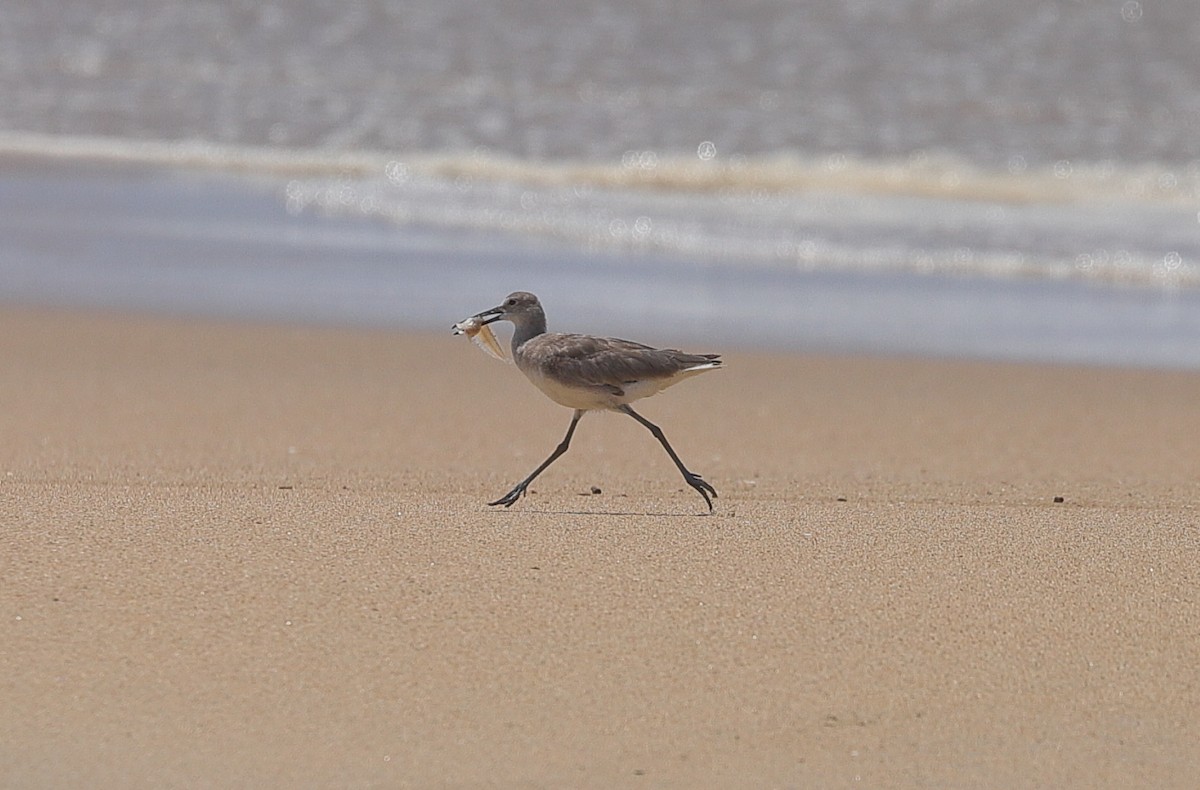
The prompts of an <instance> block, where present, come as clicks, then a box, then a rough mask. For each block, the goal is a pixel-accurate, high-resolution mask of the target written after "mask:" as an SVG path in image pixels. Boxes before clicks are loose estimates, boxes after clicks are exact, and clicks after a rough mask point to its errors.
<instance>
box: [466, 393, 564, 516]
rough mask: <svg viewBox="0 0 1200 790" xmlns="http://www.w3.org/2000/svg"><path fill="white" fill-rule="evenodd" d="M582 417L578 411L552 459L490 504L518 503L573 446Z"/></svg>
mask: <svg viewBox="0 0 1200 790" xmlns="http://www.w3.org/2000/svg"><path fill="white" fill-rule="evenodd" d="M582 416H583V411H582V410H581V409H576V410H575V416H574V417H572V418H571V426H570V427H569V428H567V435H566V436H564V437H563V440H562V441H561V442H559V443H558V447H555V448H554V452H552V453H550V457H549V458H547V459H546V460H545V461H542V465H541V466H539V467H538V468H537V469H534V470H533V472H532V473H530V475H529V477H527V478H525V479H524V480H522V481H521V482H519V483H517V484H516V486H514V487H513V490H512V491H509V492H508V493H507V494H505V495H504V496H502V497H500V498H499V499H497V500H496V501H495V502H488V504H489V505H504V506H505V507H509V506H510V505H512V503H513V502H516V501H517V500H518V499H520V498H521V495H522V494H524V493H525V489H526V488H528V487H529V484H530V483H532V482H533V479H534V478H535V477H537V476H538V475H540V474H541V473H542V472H544V471H545V470H546V467H547V466H549V465H550V464H552V463H554V462H555V461H556V460H557V459H558V457H559V456H560V455H562V454H563V453H565V452H566V451H567V448H568V447H570V446H571V436H572V435H573V434H574V433H575V426H576V425H578V424H579V418H580V417H582Z"/></svg>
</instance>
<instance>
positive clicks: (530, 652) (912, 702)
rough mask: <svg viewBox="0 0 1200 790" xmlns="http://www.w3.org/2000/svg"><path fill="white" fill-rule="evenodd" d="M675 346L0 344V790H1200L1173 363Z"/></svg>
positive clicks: (197, 326)
mask: <svg viewBox="0 0 1200 790" xmlns="http://www.w3.org/2000/svg"><path fill="white" fill-rule="evenodd" d="M448 329H449V321H448V322H447V330H448ZM638 339H642V340H647V341H653V340H654V339H653V338H638ZM689 350H693V351H698V352H700V351H704V352H710V351H726V352H727V353H726V360H727V363H728V368H727V369H726V370H724V371H721V372H715V373H712V374H708V375H705V376H703V377H700V378H698V379H694V380H690V381H687V382H685V383H683V384H681V385H680V386H678V387H676V388H675V389H673V390H671V391H670V392H668V393H666V394H664V395H660V396H658V397H656V398H654V399H652V400H648V401H645V402H643V404H642V406H643V408H642V409H641V411H642V413H643V414H645V415H646V416H647V417H648V418H650V419H652V420H655V421H656V422H658V423H659V424H660V425H662V426H663V428H664V429H665V431H666V433H667V436H668V437H670V438H671V440H672V442H673V443H674V445H675V447H676V449H677V450H678V451H679V453H680V455H681V456H682V457H683V459H684V460H685V461H686V462H687V463H688V464H689V465H690V466H692V467H693V468H694V469H695V470H696V471H698V472H701V473H702V474H704V475H705V477H706V478H707V479H708V480H709V481H711V482H712V483H713V484H714V485H715V486H716V488H717V490H718V491H719V492H720V499H719V500H717V509H716V512H715V513H714V514H713V515H711V516H710V515H708V514H707V513H706V512H705V508H704V504H703V502H702V500H701V499H700V497H699V496H697V495H696V494H695V492H693V491H692V490H690V489H688V488H686V486H684V485H683V483H682V481H681V480H680V479H679V477H678V475H677V473H676V471H675V470H674V468H673V467H672V466H671V464H670V462H669V460H668V459H667V458H666V456H665V454H663V453H662V451H661V449H660V448H659V447H658V445H657V444H656V443H655V442H654V440H653V439H652V438H651V437H650V436H649V435H648V434H647V433H646V432H645V430H644V429H642V428H641V427H640V426H638V425H636V424H635V423H634V422H633V421H632V420H629V419H627V418H625V417H622V416H620V415H595V416H593V415H589V416H588V417H586V418H585V419H584V421H583V422H582V423H581V424H580V427H579V431H578V432H577V433H576V437H575V444H574V446H573V447H572V449H571V452H570V453H568V454H567V455H566V456H565V457H564V458H563V459H561V460H560V461H559V462H558V463H557V464H556V465H555V466H553V467H552V468H551V469H550V470H549V471H548V472H546V473H545V475H544V476H543V477H542V478H541V479H539V480H538V481H537V482H536V483H535V484H534V486H533V489H534V493H532V494H531V495H530V496H529V497H527V498H526V499H524V500H522V501H521V502H520V503H518V504H517V505H516V506H514V507H513V508H512V509H510V510H502V509H501V510H497V509H491V508H488V507H487V506H486V505H485V504H484V503H485V502H486V501H488V500H489V499H492V498H495V497H497V496H499V495H500V494H503V493H504V492H505V491H507V490H508V488H509V487H511V485H512V484H513V483H515V482H516V481H517V480H518V479H520V478H521V477H522V476H524V475H525V474H526V473H527V472H528V471H529V470H530V469H532V468H533V467H534V466H535V465H536V464H537V463H538V462H539V461H541V459H542V458H543V457H544V456H545V455H546V454H547V453H548V452H549V451H550V450H551V449H552V448H553V447H554V445H555V444H556V443H557V442H558V441H559V439H560V438H561V435H562V433H563V432H564V431H565V429H566V427H567V423H568V421H569V418H570V413H569V412H568V411H567V410H565V409H562V408H561V407H558V406H555V405H554V404H552V403H550V402H549V401H546V400H545V399H544V398H542V396H541V395H539V394H538V393H537V392H536V391H535V390H534V389H533V388H532V387H531V386H529V384H528V383H527V382H525V381H524V380H523V379H522V378H521V376H520V375H519V373H518V372H517V371H516V370H515V369H514V368H511V367H506V366H504V365H502V364H500V363H498V362H495V361H493V360H490V359H488V358H486V357H485V356H484V355H483V354H481V353H480V352H479V351H478V350H477V349H475V348H473V347H472V346H471V345H470V344H469V343H467V342H466V341H465V340H464V339H463V338H461V337H452V336H450V334H449V332H448V331H447V333H446V334H444V335H441V334H439V335H423V334H406V333H401V332H388V331H379V330H344V329H337V330H335V329H319V328H296V327H288V326H253V325H236V324H225V325H221V324H214V323H205V322H202V321H187V320H165V319H155V318H148V317H134V316H119V315H99V314H86V313H68V312H53V311H42V310H15V309H6V310H4V311H2V312H0V359H2V360H3V363H2V367H0V373H2V376H0V405H2V408H0V515H2V517H3V525H4V539H3V543H2V544H0V602H2V603H0V700H2V704H0V711H2V712H0V785H2V786H4V787H7V788H23V787H29V788H34V787H36V788H47V787H89V786H90V787H100V786H108V787H131V788H137V787H147V788H149V787H154V788H169V787H188V788H196V787H222V788H235V787H256V788H259V787H289V788H291V787H368V786H369V787H422V788H423V787H596V788H600V787H688V788H691V787H776V786H778V787H784V786H793V787H849V786H856V787H927V786H935V787H996V788H1010V787H1080V788H1083V787H1087V788H1094V787H1133V786H1142V787H1158V788H1166V787H1194V786H1195V781H1196V776H1197V775H1200V593H1198V592H1197V590H1198V588H1200V516H1198V513H1197V508H1196V506H1197V503H1198V502H1200V409H1198V408H1197V404H1198V403H1200V374H1196V373H1167V372H1150V371H1129V370H1123V371H1122V370H1106V369H1091V368H1055V367H1044V366H1026V365H1015V364H995V363H976V362H952V361H921V360H909V359H871V358H848V357H847V358H837V357H816V356H786V355H764V354H756V353H746V352H738V351H737V350H736V349H713V348H695V349H689ZM593 486H595V487H598V488H600V489H601V492H602V493H600V494H598V495H593V494H591V493H590V491H591V489H592V487H593ZM1056 497H1061V498H1062V501H1061V502H1055V501H1054V500H1055V498H1056Z"/></svg>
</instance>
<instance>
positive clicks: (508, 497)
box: [488, 484, 525, 507]
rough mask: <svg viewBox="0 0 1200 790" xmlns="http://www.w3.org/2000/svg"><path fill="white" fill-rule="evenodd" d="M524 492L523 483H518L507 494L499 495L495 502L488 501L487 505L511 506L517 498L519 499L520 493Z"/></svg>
mask: <svg viewBox="0 0 1200 790" xmlns="http://www.w3.org/2000/svg"><path fill="white" fill-rule="evenodd" d="M524 493H525V485H524V484H522V485H518V486H517V487H516V488H514V489H513V490H512V491H509V492H508V493H507V494H505V495H504V496H502V497H500V498H499V499H497V500H496V501H495V502H488V505H504V506H505V507H512V504H513V503H514V502H516V501H517V500H518V499H520V498H521V495H522V494H524Z"/></svg>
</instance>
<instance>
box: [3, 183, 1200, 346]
mask: <svg viewBox="0 0 1200 790" xmlns="http://www.w3.org/2000/svg"><path fill="white" fill-rule="evenodd" d="M285 185H286V182H284V181H283V180H271V179H266V180H264V179H255V178H248V177H236V176H231V175H228V174H216V173H207V174H200V173H195V172H184V171H174V170H170V171H164V170H159V169H153V170H150V171H142V170H129V169H121V168H117V169H112V168H61V167H59V168H49V169H46V168H42V167H32V168H24V169H22V168H15V167H13V166H11V165H10V166H9V167H7V168H3V169H0V201H3V202H4V203H5V205H6V206H8V208H9V210H7V211H5V212H3V214H2V215H0V232H3V233H4V235H5V238H7V239H8V240H9V243H8V244H7V245H6V246H5V249H4V250H3V251H2V252H0V304H7V305H15V306H19V305H45V306H60V307H64V308H71V307H76V308H82V309H89V308H90V309H111V310H116V311H122V310H128V311H144V312H151V313H158V314H182V315H193V316H208V317H210V318H215V319H230V320H231V319H240V320H274V321H285V322H286V321H298V322H308V323H314V324H323V325H351V326H374V327H396V328H400V329H404V330H434V331H439V330H440V329H441V328H442V327H443V326H445V325H446V322H447V316H450V317H451V319H450V320H451V321H452V320H454V317H455V316H462V315H468V314H470V313H473V312H475V311H476V310H478V309H479V304H480V303H481V302H487V303H492V302H494V301H495V300H496V299H498V298H499V297H500V296H502V295H503V294H505V293H508V292H510V291H512V290H514V289H515V288H521V289H525V290H531V291H533V292H535V293H538V295H539V296H540V297H541V298H542V300H543V303H544V304H546V306H547V310H548V313H549V315H550V319H551V326H552V328H558V329H563V330H571V331H582V332H590V333H597V334H613V333H623V334H626V335H628V336H640V337H644V338H647V339H648V340H651V341H652V342H654V343H657V344H662V345H668V344H683V343H687V342H693V343H694V342H701V343H709V344H719V345H721V346H724V347H741V348H761V349H764V350H778V351H784V352H801V353H817V354H820V353H826V354H846V353H851V354H864V355H868V356H870V355H897V356H901V357H903V356H918V357H920V356H925V357H935V358H979V359H1008V360H1018V361H1019V360H1026V361H1043V362H1051V363H1054V362H1061V363H1085V364H1098V365H1118V366H1130V367H1139V368H1169V369H1200V346H1198V345H1197V344H1196V343H1195V342H1194V341H1195V338H1196V337H1198V336H1200V290H1195V289H1187V288H1178V289H1165V288H1162V289H1159V288H1146V287H1140V288H1138V287H1115V286H1114V287H1107V286H1098V285H1090V284H1087V283H1082V282H1074V281H1069V280H1049V279H1004V278H1000V279H990V278H984V277H966V276H948V275H932V274H930V275H922V274H913V273H903V272H891V273H883V272H850V271H835V270H828V271H827V270H820V269H817V270H812V271H809V270H804V269H798V268H796V267H794V266H784V265H781V266H763V265H756V264H751V263H748V262H745V261H742V262H739V261H738V260H734V259H730V260H727V261H723V262H714V261H711V260H708V261H706V260H703V259H696V260H683V259H679V258H673V257H669V256H661V255H654V254H649V253H647V254H634V253H628V254H617V253H613V252H611V251H606V252H598V251H585V250H581V249H578V248H577V247H573V246H571V245H567V244H564V243H561V242H556V241H553V240H549V239H540V238H535V237H533V236H520V235H517V234H499V233H488V232H472V233H464V232H461V231H459V230H454V229H450V228H441V227H433V226H413V225H399V224H393V223H389V222H385V221H383V220H380V219H378V218H375V219H372V218H368V217H364V216H357V217H354V216H325V215H322V214H319V213H317V212H315V211H314V210H313V209H311V208H309V209H304V210H295V211H293V210H290V209H289V205H288V202H287V198H286V196H285V194H284V193H285ZM598 295H603V298H597V296H598Z"/></svg>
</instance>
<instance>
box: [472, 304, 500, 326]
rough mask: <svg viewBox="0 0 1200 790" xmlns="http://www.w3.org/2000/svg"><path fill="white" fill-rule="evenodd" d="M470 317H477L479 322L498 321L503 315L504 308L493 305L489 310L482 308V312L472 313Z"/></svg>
mask: <svg viewBox="0 0 1200 790" xmlns="http://www.w3.org/2000/svg"><path fill="white" fill-rule="evenodd" d="M471 317H472V318H478V319H479V323H481V324H490V323H492V322H493V321H499V320H500V319H501V318H503V317H504V308H503V307H493V308H492V309H491V310H484V311H483V312H482V313H476V314H475V315H473V316H471Z"/></svg>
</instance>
